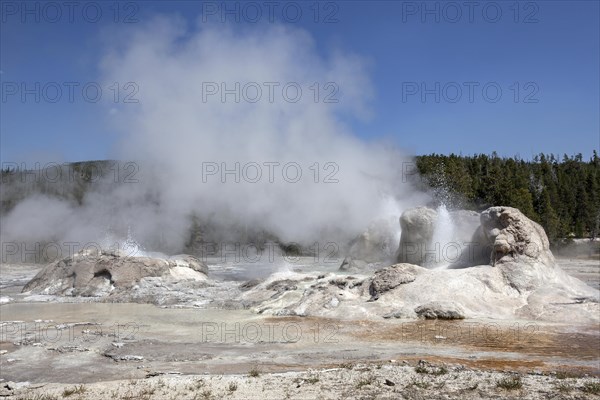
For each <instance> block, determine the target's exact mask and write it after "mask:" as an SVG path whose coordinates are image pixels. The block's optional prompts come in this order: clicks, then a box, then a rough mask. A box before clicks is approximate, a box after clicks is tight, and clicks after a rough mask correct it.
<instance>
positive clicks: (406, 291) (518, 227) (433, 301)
mask: <svg viewBox="0 0 600 400" xmlns="http://www.w3.org/2000/svg"><path fill="white" fill-rule="evenodd" d="M473 216H474V215H473V214H472V213H469V214H468V215H466V216H465V215H463V216H459V217H458V218H457V219H460V218H462V219H463V220H466V221H467V228H468V229H465V230H466V231H468V230H471V233H470V235H473V236H474V237H473V239H476V240H477V242H476V243H472V246H473V248H474V249H477V248H479V249H480V251H481V253H482V254H484V256H483V257H481V258H483V259H484V260H485V262H484V265H476V266H472V267H470V268H464V269H459V270H457V269H435V270H434V269H427V268H423V267H420V266H417V265H413V264H409V263H399V264H395V265H392V266H388V267H386V268H382V269H380V270H378V271H376V272H375V273H373V274H371V273H370V272H368V271H364V270H363V271H362V272H361V275H356V276H352V275H337V276H336V275H333V274H327V275H317V274H295V275H294V276H293V277H291V278H290V277H289V276H288V277H286V278H285V279H283V277H282V276H273V277H271V278H269V279H268V280H267V281H266V282H265V283H263V284H262V287H261V286H255V287H254V288H253V289H251V290H249V291H248V292H246V293H245V294H244V296H243V298H244V300H246V301H248V302H249V303H254V304H255V310H256V311H257V312H260V313H269V314H273V315H319V316H327V317H333V318H352V317H359V316H360V317H361V318H365V317H367V318H368V317H374V316H378V317H384V318H391V317H394V318H417V317H420V318H427V319H431V318H439V319H462V318H501V319H502V318H508V319H512V318H526V319H534V320H535V319H543V320H549V321H567V320H569V321H579V322H586V323H587V322H591V321H596V322H597V321H599V320H600V296H599V293H598V291H597V290H595V289H593V288H591V287H589V286H587V285H586V284H584V283H583V282H581V281H579V280H577V279H575V278H573V277H571V276H569V275H567V274H566V273H564V272H563V271H562V270H561V269H560V267H559V266H558V265H556V262H555V261H554V257H553V256H552V253H551V252H550V249H549V245H548V239H547V237H546V234H545V232H544V231H543V229H542V228H541V227H540V226H539V225H538V224H536V223H535V222H533V221H531V220H529V219H528V218H527V217H525V216H524V215H523V214H522V213H521V212H520V211H519V210H517V209H514V208H510V207H492V208H490V209H488V210H486V211H485V212H483V213H482V214H481V217H480V219H481V226H479V228H477V229H475V228H474V227H473V223H472V220H473ZM434 217H435V211H434V210H431V209H425V208H420V209H415V210H412V211H409V212H407V213H405V214H403V217H402V218H401V221H403V228H406V227H411V229H415V230H414V231H411V230H410V229H409V230H408V231H406V230H403V232H402V235H403V238H404V239H405V240H406V238H407V237H408V238H410V239H412V240H421V241H425V240H427V238H428V236H429V233H430V232H431V225H432V223H433V221H434ZM473 231H475V233H474V234H473V233H472V232H473ZM405 233H407V235H405ZM463 237H468V235H465V236H463ZM472 252H473V250H472ZM474 260H477V258H476V257H471V258H470V259H469V260H468V261H470V262H473V261H474ZM346 261H347V264H350V263H351V262H352V260H346ZM345 273H347V271H346V272H345ZM289 279H292V280H293V281H294V282H296V283H295V284H294V285H292V286H290V285H288V284H286V285H285V287H286V288H288V289H290V288H291V289H290V290H286V291H285V292H281V291H279V292H276V293H273V292H267V293H265V292H264V289H265V288H269V287H278V285H274V283H273V282H277V281H282V282H284V281H287V280H289Z"/></svg>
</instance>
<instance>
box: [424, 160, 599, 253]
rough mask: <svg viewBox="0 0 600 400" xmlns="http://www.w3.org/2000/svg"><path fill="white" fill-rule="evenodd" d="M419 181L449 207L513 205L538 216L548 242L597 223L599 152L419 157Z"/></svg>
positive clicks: (594, 231) (591, 229)
mask: <svg viewBox="0 0 600 400" xmlns="http://www.w3.org/2000/svg"><path fill="white" fill-rule="evenodd" d="M416 164H417V169H418V171H419V172H420V174H421V179H422V184H423V185H429V186H431V187H433V188H434V192H435V195H436V198H437V200H438V201H443V202H445V203H446V204H447V205H448V206H451V207H464V208H469V209H474V210H482V209H485V208H487V207H489V206H493V205H505V206H512V207H516V208H518V209H519V210H521V211H522V212H523V213H525V214H526V215H527V216H528V217H530V218H531V219H533V220H535V221H537V222H539V223H540V224H541V225H542V226H543V227H544V229H545V230H546V232H547V233H548V237H549V238H550V240H551V241H552V242H554V241H555V240H556V239H557V238H568V237H579V238H583V237H592V238H595V237H597V236H598V234H599V227H600V158H599V157H598V153H597V152H596V151H594V153H593V156H592V157H591V159H589V160H584V159H583V157H582V156H581V154H578V155H575V156H571V157H569V156H567V155H564V156H563V157H562V158H559V157H556V156H554V155H544V154H540V155H538V156H536V157H534V158H533V160H532V161H524V160H521V159H519V158H501V157H498V156H497V155H496V154H495V153H492V155H485V154H479V155H474V156H457V155H454V154H451V155H449V156H447V155H438V154H432V155H426V156H419V157H417V161H416Z"/></svg>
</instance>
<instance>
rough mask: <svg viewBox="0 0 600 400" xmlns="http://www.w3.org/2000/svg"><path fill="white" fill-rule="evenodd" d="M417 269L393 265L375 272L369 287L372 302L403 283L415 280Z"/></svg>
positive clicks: (412, 266)
mask: <svg viewBox="0 0 600 400" xmlns="http://www.w3.org/2000/svg"><path fill="white" fill-rule="evenodd" d="M418 273H419V271H418V268H415V266H414V265H411V264H395V265H392V266H390V267H387V268H383V269H380V270H379V271H377V272H375V275H374V276H373V278H372V279H371V285H370V286H369V293H370V294H371V296H372V300H376V299H378V298H379V296H380V295H381V294H382V293H385V292H387V291H389V290H391V289H394V288H396V287H397V286H400V285H402V284H403V283H409V282H412V281H414V280H415V279H416V274H418Z"/></svg>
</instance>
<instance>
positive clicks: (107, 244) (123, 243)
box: [100, 226, 150, 257]
mask: <svg viewBox="0 0 600 400" xmlns="http://www.w3.org/2000/svg"><path fill="white" fill-rule="evenodd" d="M100 248H101V249H102V250H106V251H119V252H121V253H122V254H123V255H125V256H127V257H148V256H150V255H149V254H148V253H147V252H146V251H145V249H144V248H143V247H142V245H141V244H140V243H138V241H137V240H135V238H134V237H133V233H132V232H131V226H128V227H127V237H126V238H125V240H122V239H119V238H117V236H115V234H114V233H113V231H112V230H111V229H110V228H108V229H107V230H106V234H105V235H104V238H103V239H102V240H101V242H100Z"/></svg>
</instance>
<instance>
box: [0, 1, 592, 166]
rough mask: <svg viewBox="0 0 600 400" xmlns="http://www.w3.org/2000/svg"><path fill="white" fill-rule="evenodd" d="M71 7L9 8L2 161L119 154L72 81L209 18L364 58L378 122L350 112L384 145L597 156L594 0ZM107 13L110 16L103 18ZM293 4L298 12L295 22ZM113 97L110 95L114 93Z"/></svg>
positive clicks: (102, 117) (356, 128) (356, 127)
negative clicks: (166, 29)
mask: <svg viewBox="0 0 600 400" xmlns="http://www.w3.org/2000/svg"><path fill="white" fill-rule="evenodd" d="M75 3H76V8H75V9H74V10H72V11H73V14H72V15H70V14H69V13H70V11H71V10H69V9H67V8H66V7H65V6H64V5H62V4H63V3H62V2H58V3H54V4H58V5H59V7H60V9H59V10H58V11H59V12H60V13H61V15H60V16H57V15H58V14H56V11H57V10H56V9H52V8H51V7H47V6H46V4H47V3H45V2H35V1H31V2H20V1H19V2H12V1H4V0H3V1H2V2H1V6H2V8H1V11H2V20H1V28H0V29H1V31H0V34H1V38H0V41H1V43H0V44H1V50H0V51H1V54H0V56H1V60H0V70H1V71H2V74H1V75H0V79H1V80H2V99H1V103H0V106H1V115H0V128H1V153H0V157H1V159H2V161H3V162H5V161H17V162H18V161H24V162H28V163H30V162H32V161H36V160H40V161H42V162H45V161H76V160H87V159H104V158H108V157H111V154H113V152H114V146H115V143H117V142H118V137H117V134H116V133H115V132H114V131H113V128H112V127H111V125H110V124H109V123H107V119H108V118H107V115H108V113H109V108H107V107H106V106H105V104H103V103H102V102H100V103H90V102H87V101H84V100H83V99H82V95H81V90H80V89H75V92H74V94H75V95H74V101H73V102H70V101H68V99H67V89H66V87H65V86H64V85H63V84H64V82H77V83H79V84H80V86H79V88H81V86H83V85H84V84H86V83H89V82H97V81H98V80H99V62H100V59H101V57H102V56H103V51H102V43H103V41H104V40H106V37H107V35H109V34H110V32H112V34H113V35H114V32H117V35H116V37H118V38H119V39H118V40H121V41H123V42H124V43H125V42H127V41H128V40H129V37H130V34H131V31H132V30H134V29H136V27H137V25H138V24H143V23H144V22H146V21H150V20H151V19H152V17H153V16H154V15H156V14H159V13H166V14H179V15H181V16H182V17H183V18H186V19H189V20H190V21H192V20H194V19H197V18H198V17H199V16H200V15H201V14H202V12H203V11H204V12H205V14H206V15H207V18H208V19H209V20H211V21H212V22H211V23H220V21H219V19H221V18H226V19H227V21H226V22H225V23H227V24H231V25H236V26H237V25H239V26H240V27H243V28H245V29H253V28H255V27H256V26H257V25H260V24H270V23H277V24H288V25H293V26H295V27H298V28H300V29H304V30H306V31H308V32H309V33H310V35H311V36H312V37H313V39H314V41H315V43H316V45H317V49H318V51H319V52H320V53H321V54H322V55H323V56H324V57H327V56H328V55H329V54H331V53H332V52H334V51H336V50H342V51H344V52H346V53H354V54H356V55H358V56H360V57H362V58H363V59H364V60H366V62H367V65H368V72H369V75H370V78H371V80H372V83H373V89H374V93H373V97H372V99H371V100H370V103H369V105H370V108H371V111H372V112H371V116H370V118H368V119H360V118H355V117H354V116H352V115H344V116H343V117H342V118H344V122H346V123H347V124H348V125H350V126H351V127H352V130H353V132H354V134H355V135H357V136H359V137H361V138H363V139H364V140H366V141H370V140H387V141H390V142H392V143H395V144H397V145H398V146H400V147H402V148H404V149H406V150H408V151H409V152H412V153H415V154H428V153H433V152H435V153H446V154H448V153H451V152H453V153H462V154H464V155H468V154H473V153H491V152H492V151H496V152H498V153H499V154H500V155H503V156H514V155H519V156H521V157H523V158H530V157H531V156H532V154H536V153H539V152H544V153H555V154H556V153H560V154H562V153H567V154H574V153H583V154H584V156H585V157H588V156H589V155H591V153H592V150H593V149H599V147H600V126H599V123H600V115H599V113H600V111H599V110H600V103H599V98H600V93H599V90H600V78H599V75H600V74H599V71H600V60H599V58H600V28H599V18H600V7H599V4H600V3H599V2H597V1H564V2H563V1H536V2H519V3H516V2H513V1H497V2H486V1H480V2H477V3H469V6H466V5H465V4H467V3H468V2H462V1H461V2H435V1H429V2H426V3H423V2H402V1H398V2H393V1H369V2H366V1H338V2H320V3H317V4H316V3H315V2H312V1H307V2H283V1H282V2H279V1H276V2H274V3H275V5H274V7H275V8H274V12H273V20H272V21H271V20H270V19H271V18H270V16H269V15H268V14H269V11H270V10H269V9H268V8H267V6H266V5H265V4H266V3H264V2H256V3H253V4H254V5H257V7H258V8H259V9H260V11H261V12H262V17H261V18H260V21H259V22H258V23H253V22H252V19H253V18H254V10H253V9H251V7H253V6H251V7H250V8H249V7H248V6H247V5H246V4H247V3H242V2H238V3H236V2H230V3H228V7H230V9H232V10H236V8H235V7H238V8H237V10H239V11H234V12H233V14H228V15H225V16H223V15H222V14H220V10H219V9H217V10H216V11H215V8H214V7H217V8H218V7H221V6H222V2H201V1H140V2H121V3H114V2H86V1H82V2H75ZM24 4H26V7H29V8H28V10H29V12H27V10H24V9H23V7H24ZM115 4H118V6H117V8H115ZM315 4H316V6H315ZM423 4H427V7H428V9H429V11H430V12H429V13H428V12H426V11H427V10H423V8H422V7H423ZM471 7H472V8H471ZM284 8H285V9H286V10H287V14H284V12H283V9H284ZM83 9H85V10H86V12H87V14H85V15H84V13H83ZM97 9H100V10H102V16H101V17H99V18H98V21H97V22H95V21H94V19H95V18H96V17H95V12H96V11H97ZM297 9H301V10H302V15H301V16H300V17H298V18H297V20H295V12H296V10H297ZM316 10H318V15H316V14H315V12H316ZM116 11H118V14H116ZM457 11H458V12H460V15H458V14H457ZM470 11H472V14H470ZM498 12H500V13H501V14H498ZM209 13H210V14H211V15H210V16H208V14H209ZM236 13H237V15H236ZM236 16H237V17H238V18H239V22H236V21H234V18H235V17H236ZM54 20H55V21H54ZM115 20H116V22H115ZM315 20H316V21H315ZM126 21H127V22H128V23H125V22H126ZM113 37H115V36H113ZM157 79H160V77H157ZM36 82H39V83H40V85H41V87H44V86H46V87H48V88H49V89H48V90H50V91H49V92H47V93H46V96H45V95H44V93H40V96H41V98H40V101H39V102H36V101H35V94H28V95H26V97H25V101H22V98H21V95H22V93H21V88H22V87H21V84H23V83H24V84H25V85H26V87H29V88H34V87H35V86H34V85H35V83H36ZM52 82H56V83H58V84H60V85H61V87H62V90H63V93H62V94H63V97H61V99H60V100H59V101H57V102H56V103H52V102H50V101H48V97H52V96H53V94H52V93H53V92H51V90H52V88H51V87H49V86H47V85H48V83H52ZM437 88H439V89H437ZM469 88H472V89H473V91H472V98H471V99H469ZM484 88H485V90H484ZM103 89H104V90H103V96H105V97H110V96H112V95H113V94H114V92H111V91H110V90H109V89H108V88H106V87H105V88H103ZM423 89H425V90H426V91H427V92H426V93H427V94H425V95H424V97H423V96H422V95H423ZM457 89H460V91H461V92H460V93H461V97H457V96H458V93H459V92H457ZM498 89H500V91H501V97H497V90H498ZM15 90H17V92H16V93H13V92H14V91H15ZM34 90H35V89H34ZM341 90H343V88H341ZM40 91H41V89H40ZM123 94H124V92H122V91H121V92H120V95H123ZM436 95H437V96H439V102H437V101H436ZM142 101H143V100H142Z"/></svg>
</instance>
